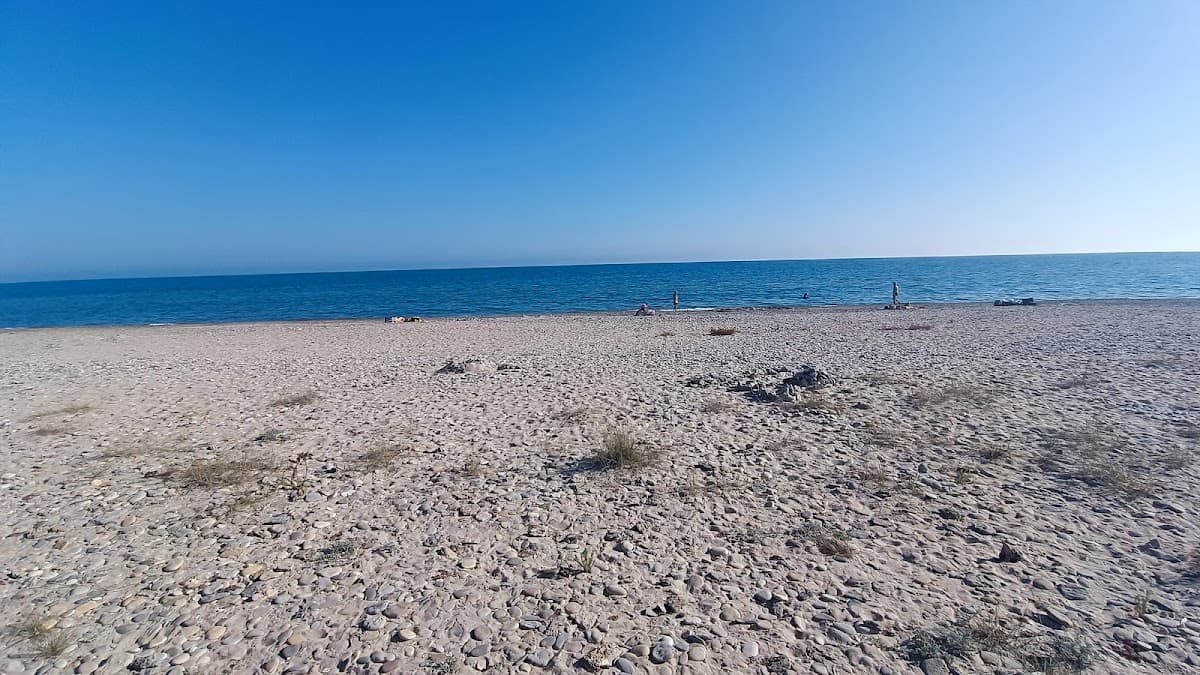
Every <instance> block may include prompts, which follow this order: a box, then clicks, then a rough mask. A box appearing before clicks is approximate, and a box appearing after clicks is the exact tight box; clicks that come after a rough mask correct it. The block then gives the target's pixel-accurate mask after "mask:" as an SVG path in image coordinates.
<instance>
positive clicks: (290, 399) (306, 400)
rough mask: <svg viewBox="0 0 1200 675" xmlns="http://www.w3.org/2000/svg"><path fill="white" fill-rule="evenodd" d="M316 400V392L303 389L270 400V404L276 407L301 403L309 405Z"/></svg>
mask: <svg viewBox="0 0 1200 675" xmlns="http://www.w3.org/2000/svg"><path fill="white" fill-rule="evenodd" d="M316 401H317V394H316V392H313V391H305V392H301V393H299V394H289V395H287V396H284V397H282V398H277V399H275V400H274V401H271V405H272V406H274V407H276V408H293V407H296V406H301V405H309V404H312V403H315V402H316Z"/></svg>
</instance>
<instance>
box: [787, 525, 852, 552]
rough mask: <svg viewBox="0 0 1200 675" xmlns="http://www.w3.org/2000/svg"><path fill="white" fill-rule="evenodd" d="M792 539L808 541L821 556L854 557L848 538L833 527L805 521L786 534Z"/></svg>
mask: <svg viewBox="0 0 1200 675" xmlns="http://www.w3.org/2000/svg"><path fill="white" fill-rule="evenodd" d="M788 534H789V535H791V536H793V537H800V538H803V539H808V540H809V541H811V542H813V544H815V545H816V547H817V550H818V551H820V552H821V553H822V554H823V555H828V556H840V557H843V558H849V557H850V556H853V555H854V546H853V545H852V544H851V543H850V538H849V536H848V535H847V534H846V533H845V532H843V531H841V530H839V529H837V528H834V527H829V526H827V525H823V524H821V523H819V522H815V521H807V522H805V523H804V524H803V525H801V526H800V527H797V528H793V529H792V530H790V531H789V532H788Z"/></svg>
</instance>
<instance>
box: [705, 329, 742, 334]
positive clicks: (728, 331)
mask: <svg viewBox="0 0 1200 675" xmlns="http://www.w3.org/2000/svg"><path fill="white" fill-rule="evenodd" d="M737 332H739V331H738V329H736V328H709V329H708V334H709V335H733V334H735V333H737Z"/></svg>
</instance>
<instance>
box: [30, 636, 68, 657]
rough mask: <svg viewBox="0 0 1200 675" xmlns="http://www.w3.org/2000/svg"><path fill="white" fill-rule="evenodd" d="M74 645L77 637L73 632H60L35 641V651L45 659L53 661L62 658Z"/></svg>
mask: <svg viewBox="0 0 1200 675" xmlns="http://www.w3.org/2000/svg"><path fill="white" fill-rule="evenodd" d="M74 644H75V635H74V634H73V633H71V631H69V630H58V631H54V632H53V633H50V634H49V635H43V636H42V637H41V638H39V639H37V640H35V641H34V650H35V651H36V652H37V654H38V656H40V657H42V658H44V659H53V658H57V657H59V656H62V655H63V654H64V653H66V651H67V650H68V649H70V648H71V646H72V645H74Z"/></svg>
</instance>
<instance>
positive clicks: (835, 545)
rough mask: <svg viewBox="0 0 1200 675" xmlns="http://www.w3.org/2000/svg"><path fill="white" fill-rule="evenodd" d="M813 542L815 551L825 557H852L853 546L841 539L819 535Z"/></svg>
mask: <svg viewBox="0 0 1200 675" xmlns="http://www.w3.org/2000/svg"><path fill="white" fill-rule="evenodd" d="M815 542H816V544H817V550H818V551H820V552H821V553H823V554H825V555H830V556H841V557H843V558H849V557H850V556H852V555H854V546H852V545H851V544H850V542H849V541H847V540H846V539H844V538H842V537H834V536H829V535H821V536H818V537H817V538H816V540H815Z"/></svg>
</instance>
